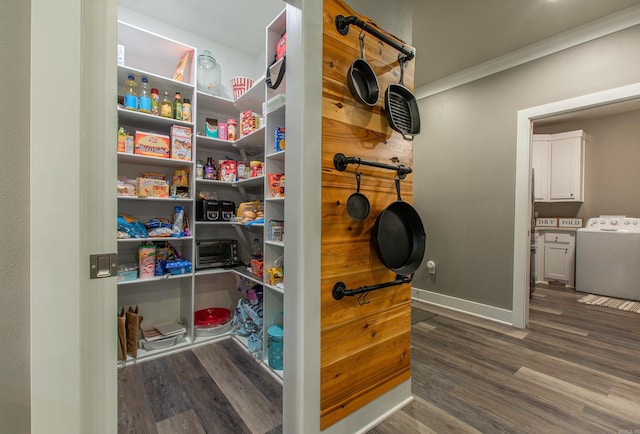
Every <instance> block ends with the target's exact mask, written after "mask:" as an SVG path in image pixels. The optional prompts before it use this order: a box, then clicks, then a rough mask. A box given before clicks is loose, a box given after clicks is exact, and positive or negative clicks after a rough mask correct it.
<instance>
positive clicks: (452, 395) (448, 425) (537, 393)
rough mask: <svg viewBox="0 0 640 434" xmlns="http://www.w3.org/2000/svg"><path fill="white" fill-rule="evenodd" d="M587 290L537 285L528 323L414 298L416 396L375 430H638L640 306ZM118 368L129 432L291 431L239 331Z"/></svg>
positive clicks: (375, 433) (274, 385)
mask: <svg viewBox="0 0 640 434" xmlns="http://www.w3.org/2000/svg"><path fill="white" fill-rule="evenodd" d="M583 295H584V294H580V293H576V292H575V291H573V290H568V289H563V288H554V287H550V288H538V289H537V290H536V292H535V293H534V296H533V299H532V300H531V306H530V326H529V328H528V329H527V330H518V329H514V328H512V327H508V326H503V325H500V324H497V323H495V322H491V321H488V320H483V319H481V318H476V317H473V316H470V315H466V314H463V313H460V312H455V311H449V310H447V309H443V308H438V307H436V306H431V305H428V304H424V303H420V302H414V303H413V306H414V308H419V309H422V310H423V311H424V312H415V311H414V321H412V322H415V324H414V325H413V326H412V354H411V357H412V360H411V369H412V388H413V395H414V401H413V402H412V403H410V404H409V405H407V406H405V407H404V408H403V409H401V410H399V411H397V412H396V413H394V414H393V415H392V416H390V417H389V418H387V419H386V420H385V421H383V422H382V423H380V424H379V425H378V426H376V427H375V428H373V429H372V430H370V431H369V433H370V434H386V433H393V434H396V433H402V434H410V433H456V434H457V433H536V434H537V433H614V434H626V433H633V434H637V433H640V363H639V361H640V314H637V313H632V312H623V311H618V310H615V309H609V308H606V307H600V306H589V305H584V304H581V303H578V302H577V299H578V298H580V297H581V296H583ZM118 377H119V384H118V386H119V390H118V393H119V405H120V409H119V432H120V433H136V434H142V433H152V434H155V433H158V434H165V433H171V434H182V433H185V434H186V433H189V434H191V433H222V434H226V433H233V434H235V433H270V434H271V433H279V432H282V385H281V384H280V383H279V382H278V381H276V380H275V379H274V378H273V377H271V375H270V374H268V373H267V372H266V371H264V369H263V368H262V367H259V366H258V365H257V364H256V363H255V361H254V360H253V359H252V358H251V356H250V355H249V354H248V353H247V352H246V351H245V350H244V349H242V348H240V347H239V346H238V344H237V343H236V342H234V341H232V340H227V341H223V342H218V343H215V344H210V345H206V346H203V347H199V348H196V349H194V350H189V351H184V352H181V353H178V354H175V355H171V356H167V357H163V358H160V359H157V360H150V361H147V362H143V363H140V364H138V365H134V366H130V367H127V368H123V369H120V370H119V372H118ZM313 432H315V431H313Z"/></svg>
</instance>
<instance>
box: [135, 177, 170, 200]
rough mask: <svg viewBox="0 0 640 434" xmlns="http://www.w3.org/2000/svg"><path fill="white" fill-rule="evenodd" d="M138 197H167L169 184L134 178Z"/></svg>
mask: <svg viewBox="0 0 640 434" xmlns="http://www.w3.org/2000/svg"><path fill="white" fill-rule="evenodd" d="M136 194H137V196H138V197H169V183H168V182H167V181H163V180H161V179H153V178H136Z"/></svg>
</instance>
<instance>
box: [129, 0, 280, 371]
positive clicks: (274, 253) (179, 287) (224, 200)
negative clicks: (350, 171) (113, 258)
mask: <svg viewBox="0 0 640 434" xmlns="http://www.w3.org/2000/svg"><path fill="white" fill-rule="evenodd" d="M282 7H283V9H282V11H281V12H280V13H278V15H276V16H275V17H274V18H273V20H272V21H271V22H270V23H267V26H266V27H265V30H264V31H265V32H266V36H265V38H264V39H265V41H266V42H265V47H266V48H265V52H266V53H267V56H266V57H267V58H269V59H275V57H276V52H275V51H276V48H277V42H278V41H279V40H280V38H282V36H283V34H284V33H285V31H286V14H285V11H284V4H282ZM123 16H126V17H127V18H126V20H127V21H125V18H124V17H123ZM143 18H146V17H142V18H141V17H140V16H139V15H137V14H136V13H134V12H132V11H130V12H129V14H126V13H125V12H124V11H122V9H121V13H120V19H119V21H118V48H119V56H120V57H119V60H118V85H119V94H120V95H123V98H122V102H123V104H121V105H119V107H118V119H119V148H118V177H119V179H118V183H119V192H118V213H119V238H118V263H119V273H118V306H122V307H123V308H124V307H131V308H133V307H134V306H137V308H138V311H139V314H140V315H142V316H143V317H144V323H145V324H144V325H143V327H142V330H143V333H144V335H143V336H145V337H142V339H141V344H142V348H140V349H137V350H136V347H137V345H135V344H134V345H133V348H134V350H133V351H130V352H129V355H128V357H127V359H126V360H124V358H123V360H122V361H121V362H120V363H121V365H126V364H127V363H134V362H136V361H141V360H144V359H146V358H154V357H158V356H161V355H164V354H167V353H170V352H172V351H177V350H181V349H184V347H190V346H194V345H201V344H205V343H207V342H212V341H215V340H217V339H226V338H227V337H228V336H229V331H230V330H231V328H232V324H231V322H232V316H233V315H232V314H231V312H235V310H236V308H238V315H241V316H242V318H244V319H245V320H244V321H243V322H242V324H236V327H234V329H235V330H236V331H237V332H238V333H234V337H235V338H236V339H239V340H241V341H242V342H243V344H244V346H245V347H246V348H248V349H251V351H252V353H253V355H254V356H255V357H256V358H257V359H258V360H261V361H263V362H264V363H265V364H266V365H267V366H269V367H270V368H271V370H272V371H273V373H274V374H275V375H277V376H278V377H279V378H280V379H282V366H281V360H282V358H281V356H279V357H278V360H279V361H278V362H274V361H273V360H272V361H271V362H269V361H268V352H267V351H263V348H264V349H266V348H267V345H266V344H265V342H266V341H265V339H267V334H266V333H267V332H266V330H267V329H268V328H269V327H270V326H274V328H273V329H272V331H273V330H276V333H277V335H278V336H272V340H274V339H278V338H281V335H282V332H281V326H282V323H283V310H284V306H283V295H284V285H283V282H282V280H283V279H282V271H283V269H284V267H283V265H284V264H283V262H284V242H283V236H282V235H283V230H282V228H283V223H284V213H285V211H284V204H285V199H284V173H285V153H286V150H285V146H286V145H285V138H284V137H285V136H284V134H285V96H286V78H284V79H283V80H282V83H280V85H279V86H278V87H277V88H275V89H270V88H268V87H267V86H266V84H265V76H264V74H265V73H264V71H262V75H261V76H256V75H255V71H253V70H247V65H251V64H252V62H251V60H252V59H250V58H249V57H250V56H248V55H244V56H243V55H241V54H239V53H238V54H236V55H234V56H232V57H229V58H228V60H229V62H228V63H225V64H224V66H223V68H222V71H223V73H222V74H220V69H219V68H220V66H221V65H220V64H218V69H217V71H218V72H219V74H218V75H219V76H221V77H228V76H233V77H234V78H231V79H228V80H224V81H221V80H220V77H215V75H213V76H205V74H206V73H207V72H209V70H206V69H202V62H203V61H207V60H208V59H211V52H217V51H221V50H216V49H212V48H210V47H211V46H212V45H213V46H216V44H215V43H213V42H210V43H208V44H207V42H205V41H202V40H201V38H198V37H196V36H195V35H191V34H188V33H187V32H182V33H183V34H182V40H188V41H189V42H190V43H194V45H195V44H198V46H197V47H195V46H192V45H189V44H188V43H185V42H179V41H177V40H174V39H170V38H168V37H166V36H164V35H162V34H160V33H159V31H160V32H161V31H162V29H164V30H166V28H167V25H166V24H163V25H162V26H160V25H159V23H153V22H148V21H147V22H145V20H144V19H143ZM204 44H207V45H204ZM203 45H204V48H203ZM205 50H207V51H205ZM243 57H244V59H243ZM236 58H237V59H238V60H237V61H236ZM213 62H216V61H215V60H214V61H213ZM283 62H284V59H283V58H282V56H280V58H279V59H278V62H276V63H275V64H274V65H272V66H271V69H272V70H274V71H275V74H277V72H278V71H279V70H280V69H281V66H282V64H283ZM204 66H205V67H206V65H204ZM265 68H266V65H265V67H263V70H264V69H265ZM247 76H250V77H251V78H246V77H247ZM254 78H255V80H254ZM232 81H233V82H234V83H235V85H236V87H235V90H233V89H232V87H233V84H232ZM274 81H275V80H274ZM134 85H137V88H138V89H137V90H136V89H135V88H134V89H132V87H133V86H134ZM143 86H144V87H145V88H146V89H145V90H144V92H143ZM274 87H275V86H274ZM232 90H233V92H232ZM132 93H136V95H131V94H132ZM150 93H151V95H154V94H155V95H156V98H157V97H158V96H159V95H164V96H163V97H162V96H161V97H160V99H162V100H163V101H161V102H160V104H158V103H157V102H156V103H155V104H154V108H153V112H152V111H151V110H150V107H151V104H149V103H147V105H148V106H149V108H145V105H144V104H137V103H136V102H135V101H136V98H137V97H138V95H137V94H139V100H140V102H142V101H144V99H148V98H149V96H150V95H149V94H150ZM169 95H171V97H169ZM174 96H175V97H174ZM169 99H171V100H173V111H172V110H171V102H169ZM165 100H166V101H165ZM130 101H134V102H133V104H132V103H131V102H130ZM165 102H166V103H167V106H169V109H168V110H169V112H168V113H167V114H166V115H165V113H163V112H162V111H163V110H164V108H165V104H164V103H165ZM183 102H184V106H185V107H186V106H187V104H190V106H191V113H189V112H187V111H184V116H181V114H182V113H181V109H180V107H179V105H181V104H182V103H183ZM158 105H161V106H162V107H160V108H158ZM176 106H178V107H176ZM176 108H177V109H176ZM227 126H228V129H227ZM266 131H269V132H270V134H268V135H267V134H266ZM205 162H209V165H207V166H206V167H204V168H203V167H202V166H203V165H205V164H207V163H205ZM250 162H251V163H250ZM212 165H213V166H212ZM250 167H251V168H252V169H250ZM245 168H246V169H247V170H245ZM203 169H204V170H203ZM214 170H216V172H217V173H214ZM203 172H206V173H203ZM269 180H272V181H273V182H269ZM272 188H275V190H273V191H272ZM265 223H266V224H265ZM149 240H153V242H149ZM263 255H264V262H263V259H262V257H263ZM145 260H146V261H147V263H148V266H147V268H144V267H145ZM265 262H266V263H267V264H268V265H267V267H265V268H264V269H263V265H262V264H263V263H265ZM136 270H137V272H136ZM265 272H266V273H265ZM265 274H266V276H267V280H264V278H263V276H264V275H265ZM241 300H244V301H241ZM239 302H240V304H239ZM263 312H264V313H263ZM123 316H125V315H124V314H123ZM128 316H130V315H128ZM241 316H238V318H237V319H239V318H241ZM263 319H264V321H265V324H267V327H263V323H262V321H263ZM165 328H168V329H169V330H172V331H171V332H169V333H168V334H163V333H161V334H160V335H158V333H157V330H161V329H165ZM278 331H279V332H278ZM131 339H134V340H135V336H133V337H131V336H128V337H127V339H126V341H129V340H131ZM122 340H123V339H121V341H122ZM123 347H124V345H123ZM273 347H274V346H272V348H273ZM279 347H280V348H281V346H279Z"/></svg>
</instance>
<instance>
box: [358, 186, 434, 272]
mask: <svg viewBox="0 0 640 434" xmlns="http://www.w3.org/2000/svg"><path fill="white" fill-rule="evenodd" d="M395 181H396V192H397V193H398V200H397V201H395V202H393V203H392V204H391V205H389V206H387V207H386V208H385V209H384V210H383V211H382V212H381V213H380V215H378V218H377V219H376V223H375V225H374V227H373V230H372V232H371V241H372V242H373V244H374V245H375V249H376V253H377V254H378V259H380V262H382V263H383V264H384V266H385V267H387V268H388V269H390V270H391V271H393V272H395V273H396V274H397V275H399V276H408V275H411V274H413V273H414V272H415V271H416V270H417V269H418V267H419V266H420V263H421V262H422V258H423V257H424V251H425V248H426V245H427V241H426V238H427V236H426V234H425V232H424V226H423V225H422V220H420V216H419V215H418V212H417V211H416V210H415V209H414V208H413V207H412V206H411V205H410V204H408V203H407V202H404V201H403V200H402V198H401V197H400V179H398V178H396V180H395Z"/></svg>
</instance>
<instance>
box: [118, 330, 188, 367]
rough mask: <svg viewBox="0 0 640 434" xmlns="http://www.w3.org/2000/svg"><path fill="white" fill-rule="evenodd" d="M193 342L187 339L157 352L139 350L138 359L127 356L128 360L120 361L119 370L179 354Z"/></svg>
mask: <svg viewBox="0 0 640 434" xmlns="http://www.w3.org/2000/svg"><path fill="white" fill-rule="evenodd" d="M192 343H193V342H192V340H191V338H189V337H185V338H184V340H182V341H180V342H176V343H175V345H172V346H170V347H167V348H160V349H157V350H145V349H144V348H138V357H137V358H134V357H132V356H130V355H127V360H118V368H124V367H125V366H131V365H135V364H136V363H139V362H143V361H145V360H151V359H155V358H158V357H161V356H166V355H169V354H172V353H177V352H178V351H182V350H183V349H185V348H187V347H189V346H191V345H192Z"/></svg>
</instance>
